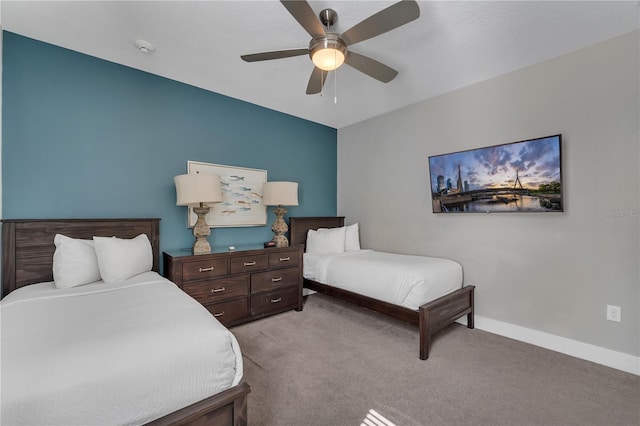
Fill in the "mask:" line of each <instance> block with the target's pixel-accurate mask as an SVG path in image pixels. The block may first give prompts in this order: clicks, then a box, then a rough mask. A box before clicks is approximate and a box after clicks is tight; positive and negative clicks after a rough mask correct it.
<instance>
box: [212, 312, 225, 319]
mask: <svg viewBox="0 0 640 426" xmlns="http://www.w3.org/2000/svg"><path fill="white" fill-rule="evenodd" d="M223 315H224V311H222V312H218V313H217V314H213V316H214V317H216V318H218V317H221V316H223Z"/></svg>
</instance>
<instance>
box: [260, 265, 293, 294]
mask: <svg viewBox="0 0 640 426" xmlns="http://www.w3.org/2000/svg"><path fill="white" fill-rule="evenodd" d="M299 283H300V268H287V269H277V270H275V271H268V272H259V273H257V274H252V275H251V293H259V292H261V291H271V290H274V289H277V288H282V287H287V286H291V285H295V286H297V285H298V284H299Z"/></svg>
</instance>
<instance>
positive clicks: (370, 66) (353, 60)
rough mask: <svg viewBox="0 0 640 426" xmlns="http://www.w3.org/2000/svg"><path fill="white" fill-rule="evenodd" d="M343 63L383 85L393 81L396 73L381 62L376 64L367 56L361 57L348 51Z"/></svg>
mask: <svg viewBox="0 0 640 426" xmlns="http://www.w3.org/2000/svg"><path fill="white" fill-rule="evenodd" d="M345 63H346V64H348V65H350V66H352V67H353V68H355V69H357V70H358V71H360V72H363V73H365V74H367V75H368V76H370V77H373V78H375V79H376V80H380V81H381V82H383V83H388V82H390V81H391V80H393V79H394V78H395V77H396V75H398V71H396V70H394V69H393V68H391V67H388V66H386V65H385V64H383V63H382V62H378V61H376V60H375V59H371V58H369V57H368V56H364V55H361V54H359V53H355V52H352V51H349V54H348V55H347V59H345Z"/></svg>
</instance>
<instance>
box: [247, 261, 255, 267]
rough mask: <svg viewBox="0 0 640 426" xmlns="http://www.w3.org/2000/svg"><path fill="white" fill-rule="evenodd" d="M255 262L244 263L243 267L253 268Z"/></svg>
mask: <svg viewBox="0 0 640 426" xmlns="http://www.w3.org/2000/svg"><path fill="white" fill-rule="evenodd" d="M255 265H256V262H255V260H254V261H253V262H244V266H255Z"/></svg>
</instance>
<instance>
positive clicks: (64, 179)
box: [2, 32, 337, 250]
mask: <svg viewBox="0 0 640 426" xmlns="http://www.w3.org/2000/svg"><path fill="white" fill-rule="evenodd" d="M2 54H3V68H4V69H3V76H2V79H3V80H2V83H3V92H2V93H3V102H2V114H3V117H2V118H3V120H2V123H3V129H2V137H3V140H2V197H3V198H2V210H3V211H2V217H3V218H6V219H10V218H80V217H88V218H99V217H105V218H116V217H160V218H161V219H162V220H161V222H160V225H161V226H160V242H161V248H162V249H163V250H164V249H175V248H182V247H190V246H191V244H192V243H193V235H192V234H191V230H190V229H189V228H187V227H186V208H185V207H180V206H176V205H175V201H176V198H175V186H174V184H173V177H174V176H175V175H179V174H183V173H185V172H186V165H187V161H188V160H194V161H202V162H207V163H216V164H224V165H229V166H238V167H249V168H256V169H265V170H267V176H268V180H273V181H275V180H289V181H295V182H298V183H299V202H300V205H299V206H297V207H290V208H288V210H289V213H288V214H287V216H316V215H335V214H336V167H337V166H336V156H337V154H336V148H337V147H336V146H337V131H336V129H333V128H330V127H327V126H323V125H320V124H317V123H313V122H310V121H307V120H303V119H299V118H296V117H293V116H290V115H287V114H283V113H279V112H276V111H273V110H269V109H266V108H263V107H259V106H257V105H254V104H250V103H247V102H243V101H240V100H237V99H233V98H229V97H226V96H223V95H220V94H217V93H213V92H209V91H206V90H203V89H199V88H196V87H193V86H189V85H187V84H183V83H179V82H176V81H173V80H169V79H166V78H163V77H159V76H156V75H153V74H149V73H145V72H142V71H138V70H135V69H132V68H128V67H125V66H122V65H118V64H115V63H111V62H108V61H104V60H101V59H97V58H95V57H92V56H87V55H84V54H81V53H77V52H74V51H71V50H67V49H63V48H60V47H56V46H53V45H50V44H46V43H42V42H39V41H36V40H33V39H29V38H26V37H22V36H19V35H16V34H14V33H10V32H4V33H3V49H2ZM212 78H214V77H212ZM273 220H274V216H273V213H272V208H269V215H268V218H267V225H266V226H259V227H238V228H214V229H212V235H211V237H210V240H212V242H213V243H214V244H215V245H222V246H226V245H239V244H243V243H259V242H262V241H267V240H270V239H271V237H272V236H273V234H272V232H271V229H270V224H271V223H272V222H273Z"/></svg>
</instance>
